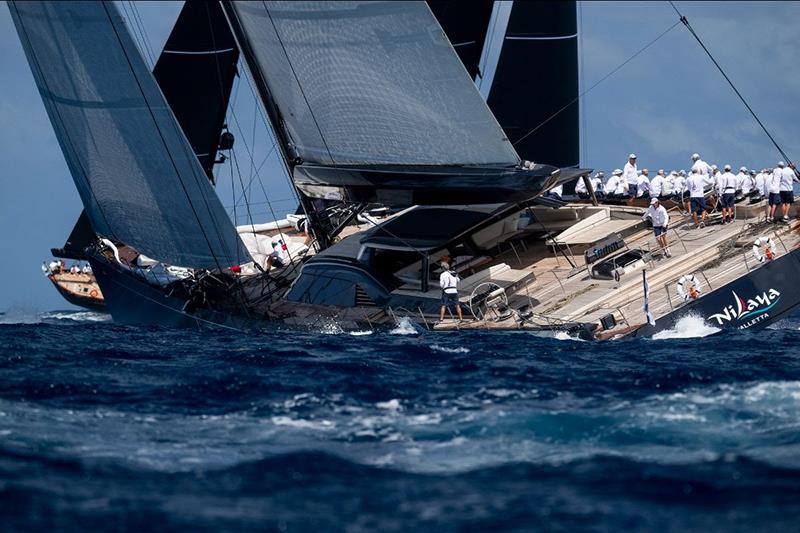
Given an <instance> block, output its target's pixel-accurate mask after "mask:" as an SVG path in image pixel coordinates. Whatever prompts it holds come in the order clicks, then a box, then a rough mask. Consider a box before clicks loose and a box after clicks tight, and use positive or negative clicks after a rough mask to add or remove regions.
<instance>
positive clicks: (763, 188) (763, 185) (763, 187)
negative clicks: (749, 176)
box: [756, 172, 767, 196]
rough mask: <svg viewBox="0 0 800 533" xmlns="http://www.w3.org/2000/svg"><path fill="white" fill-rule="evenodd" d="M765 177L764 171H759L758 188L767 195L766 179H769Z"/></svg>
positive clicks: (757, 176) (757, 175) (757, 177)
mask: <svg viewBox="0 0 800 533" xmlns="http://www.w3.org/2000/svg"><path fill="white" fill-rule="evenodd" d="M764 178H765V176H764V173H763V172H759V173H758V174H756V190H757V191H758V192H760V193H761V194H762V195H765V196H766V194H767V188H766V181H767V180H766V179H764Z"/></svg>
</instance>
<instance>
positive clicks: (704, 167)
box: [692, 153, 711, 180]
mask: <svg viewBox="0 0 800 533" xmlns="http://www.w3.org/2000/svg"><path fill="white" fill-rule="evenodd" d="M694 169H697V171H698V173H699V174H701V175H702V176H705V178H704V179H706V180H707V179H708V176H710V175H711V167H710V166H709V164H708V163H706V162H705V161H703V160H702V159H700V154H697V153H695V154H692V173H694Z"/></svg>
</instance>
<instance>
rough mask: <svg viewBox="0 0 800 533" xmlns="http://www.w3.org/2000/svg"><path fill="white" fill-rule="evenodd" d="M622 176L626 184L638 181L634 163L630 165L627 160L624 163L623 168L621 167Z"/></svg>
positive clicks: (634, 183)
mask: <svg viewBox="0 0 800 533" xmlns="http://www.w3.org/2000/svg"><path fill="white" fill-rule="evenodd" d="M622 177H623V178H625V182H626V183H627V184H628V185H636V184H637V183H638V182H639V171H638V170H637V169H636V163H634V164H632V165H631V162H630V161H628V162H627V163H625V168H623V169H622Z"/></svg>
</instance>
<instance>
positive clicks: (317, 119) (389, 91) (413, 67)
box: [226, 1, 519, 167]
mask: <svg viewBox="0 0 800 533" xmlns="http://www.w3.org/2000/svg"><path fill="white" fill-rule="evenodd" d="M227 5H228V4H226V6H227ZM230 6H231V7H232V13H230V12H229V15H232V17H231V18H232V19H234V22H235V24H236V25H237V26H238V27H240V28H241V30H242V34H243V35H242V37H243V38H244V39H246V41H247V45H248V48H249V49H250V50H251V51H252V54H253V56H254V57H253V59H254V60H255V62H256V63H257V64H256V65H250V67H251V69H253V67H255V68H256V69H258V70H259V71H260V72H261V73H262V74H263V75H264V79H265V81H266V84H267V86H268V89H269V93H270V96H271V98H272V100H273V102H274V105H275V107H276V109H277V111H278V113H279V114H280V117H279V120H280V121H281V124H280V127H282V128H283V129H284V131H285V133H286V137H287V139H288V142H289V143H290V155H291V156H294V157H296V158H299V160H300V161H302V162H309V163H317V164H322V165H343V164H344V165H347V164H352V165H498V166H506V167H508V166H514V165H516V164H518V163H519V158H518V156H517V154H516V152H515V151H514V148H513V147H512V146H511V144H510V143H509V142H508V140H507V139H506V137H505V134H504V133H503V131H502V129H501V128H500V127H499V125H498V124H497V121H496V120H495V119H494V117H493V116H492V114H491V112H490V111H489V109H488V108H487V106H486V104H485V102H483V101H482V99H481V98H480V95H479V94H478V92H477V91H476V90H475V87H474V84H473V83H472V82H471V80H470V79H469V76H468V75H467V72H466V71H465V69H464V67H463V66H462V64H461V62H460V61H459V59H458V56H457V55H456V54H455V52H454V51H453V48H452V46H451V45H450V43H449V41H448V40H447V38H446V36H445V35H444V33H443V32H442V30H441V27H440V26H439V24H438V23H437V22H436V19H435V18H434V17H433V15H432V14H431V11H430V9H429V8H428V6H427V5H426V4H425V3H424V2H393V1H389V2H241V1H234V2H230ZM229 11H231V10H229ZM240 44H241V43H240Z"/></svg>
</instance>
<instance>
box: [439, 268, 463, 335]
mask: <svg viewBox="0 0 800 533" xmlns="http://www.w3.org/2000/svg"><path fill="white" fill-rule="evenodd" d="M442 268H443V269H444V272H442V274H441V275H440V276H439V286H440V287H441V288H442V308H441V309H440V310H439V322H441V321H443V320H444V312H445V309H448V308H449V309H450V312H451V313H452V312H453V311H452V310H453V307H455V308H456V314H457V315H458V319H459V320H463V319H464V318H463V317H462V316H461V305H459V303H458V282H459V281H460V278H459V277H458V274H456V272H455V271H454V270H450V264H449V263H447V262H446V261H442Z"/></svg>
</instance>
